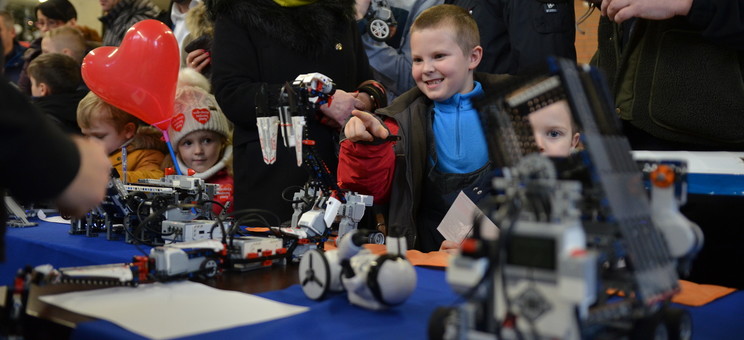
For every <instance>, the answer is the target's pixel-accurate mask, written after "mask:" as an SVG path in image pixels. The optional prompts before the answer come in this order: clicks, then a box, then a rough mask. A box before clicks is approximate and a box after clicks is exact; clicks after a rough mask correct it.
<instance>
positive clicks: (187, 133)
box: [163, 68, 233, 213]
mask: <svg viewBox="0 0 744 340" xmlns="http://www.w3.org/2000/svg"><path fill="white" fill-rule="evenodd" d="M178 78H179V79H178V83H179V84H178V89H177V90H176V101H175V107H174V112H175V114H174V116H173V119H172V120H171V124H170V125H169V126H168V134H169V136H170V140H171V143H172V144H173V148H174V149H175V150H174V151H175V152H176V158H177V159H178V165H179V168H180V169H181V171H182V172H183V173H184V174H185V173H187V170H188V169H193V170H194V171H195V172H196V173H195V174H194V175H193V176H194V177H198V178H203V179H204V180H205V182H207V183H214V184H219V190H218V194H217V195H215V201H217V202H220V203H221V204H222V205H226V204H227V203H228V202H229V204H230V205H229V206H228V210H227V211H228V212H231V211H232V204H233V176H232V170H231V163H232V128H231V126H230V124H229V123H228V121H227V118H226V117H225V115H224V114H223V113H222V110H221V109H220V107H219V105H217V101H216V100H215V98H214V96H213V95H211V94H210V93H209V81H208V80H207V78H205V77H204V76H203V75H201V74H200V73H199V72H197V71H196V70H194V69H191V68H184V69H181V72H180V73H179V77H178ZM172 164H173V161H172V160H171V159H170V157H168V158H166V160H165V161H164V162H163V165H164V167H169V166H172ZM217 208H218V207H215V212H218V213H219V212H220V211H221V208H219V210H218V209H217Z"/></svg>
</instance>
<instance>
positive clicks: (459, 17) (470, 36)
mask: <svg viewBox="0 0 744 340" xmlns="http://www.w3.org/2000/svg"><path fill="white" fill-rule="evenodd" d="M445 25H449V26H448V28H451V29H453V30H454V34H453V35H454V36H455V37H457V44H458V45H460V49H462V52H463V53H465V54H468V53H470V51H471V50H472V49H473V48H474V47H476V46H478V45H480V33H479V32H478V24H477V23H476V22H475V19H473V16H472V15H470V13H468V11H467V10H465V9H464V8H462V7H460V6H455V5H437V6H433V7H431V8H429V9H427V10H425V11H423V12H422V13H421V14H420V15H419V16H418V17H417V18H416V20H415V21H414V22H413V25H412V26H411V33H413V32H415V31H418V30H423V29H426V28H441V27H444V26H445Z"/></svg>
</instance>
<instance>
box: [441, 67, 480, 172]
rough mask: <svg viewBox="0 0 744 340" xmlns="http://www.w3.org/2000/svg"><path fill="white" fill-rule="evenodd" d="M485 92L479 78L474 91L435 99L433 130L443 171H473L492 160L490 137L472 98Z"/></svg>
mask: <svg viewBox="0 0 744 340" xmlns="http://www.w3.org/2000/svg"><path fill="white" fill-rule="evenodd" d="M482 95H483V87H482V86H481V84H480V83H479V82H477V81H476V82H474V87H473V90H472V91H470V92H468V93H465V94H460V93H456V94H455V95H454V96H452V97H450V98H449V99H447V100H445V101H441V102H434V119H433V122H432V131H433V133H434V144H435V145H436V151H437V164H436V166H437V169H438V170H439V171H441V172H444V173H458V174H464V173H470V172H473V171H476V170H478V169H480V168H482V167H483V166H484V165H485V164H486V163H487V162H488V145H487V144H486V137H485V134H484V133H483V128H482V125H481V121H480V117H479V115H478V111H476V110H475V108H474V107H473V102H472V99H473V98H477V97H479V96H482ZM429 161H433V160H432V159H430V160H429Z"/></svg>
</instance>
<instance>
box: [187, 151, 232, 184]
mask: <svg viewBox="0 0 744 340" xmlns="http://www.w3.org/2000/svg"><path fill="white" fill-rule="evenodd" d="M232 152H233V148H232V145H228V146H227V147H225V153H224V154H223V155H222V159H220V161H219V162H217V163H215V164H214V165H213V166H212V167H211V168H209V169H207V171H204V172H199V173H195V174H194V175H193V176H192V177H196V178H201V179H205V180H206V179H207V178H209V177H212V175H214V174H216V173H217V172H218V171H220V170H222V169H224V168H225V166H226V165H227V161H228V160H230V158H231V157H232ZM176 160H177V161H178V167H179V168H180V169H181V171H183V172H185V171H187V170H188V167H187V166H186V164H183V162H181V157H176Z"/></svg>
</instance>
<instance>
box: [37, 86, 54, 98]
mask: <svg viewBox="0 0 744 340" xmlns="http://www.w3.org/2000/svg"><path fill="white" fill-rule="evenodd" d="M38 86H39V93H41V96H42V97H44V96H48V95H50V94H52V91H51V90H50V89H49V86H48V85H47V84H46V83H39V84H38Z"/></svg>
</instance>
